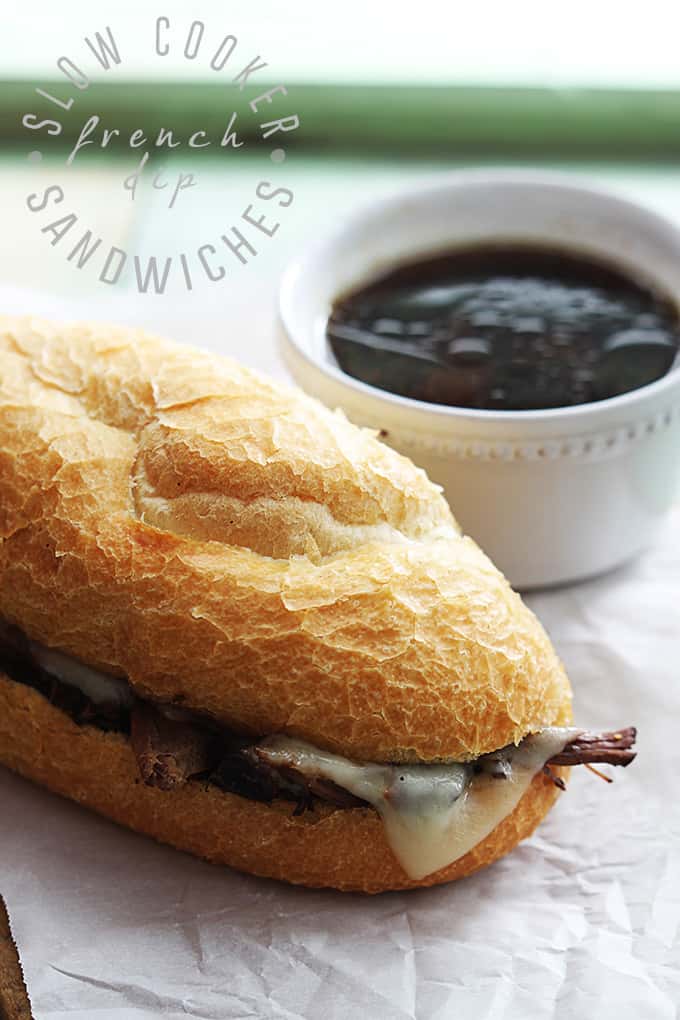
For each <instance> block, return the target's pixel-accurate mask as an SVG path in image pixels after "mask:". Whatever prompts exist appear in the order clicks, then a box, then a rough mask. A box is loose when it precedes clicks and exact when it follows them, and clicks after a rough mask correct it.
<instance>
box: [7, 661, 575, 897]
mask: <svg viewBox="0 0 680 1020" xmlns="http://www.w3.org/2000/svg"><path fill="white" fill-rule="evenodd" d="M0 762H3V763H4V764H6V765H8V766H9V767H10V768H12V769H14V770H15V771H17V772H19V773H21V774H22V775H24V776H26V777H28V778H29V779H33V780H35V781H36V782H38V783H40V784H41V785H43V786H46V787H48V788H49V789H51V790H53V791H54V792H56V793H60V794H63V795H65V796H67V797H70V798H71V799H72V800H75V801H78V802H79V803H81V804H84V805H86V806H87V807H90V808H93V809H94V810H95V811H98V812H99V813H100V814H103V815H106V816H107V817H109V818H111V819H113V820H114V821H116V822H119V823H121V824H122V825H126V826H128V827H129V828H131V829H135V830H136V831H138V832H143V833H146V834H147V835H149V836H153V837H154V838H155V839H158V840H160V841H161V842H163V843H170V844H171V845H172V846H175V847H178V848H179V849H181V850H187V851H189V852H190V853H192V854H196V855H197V856H198V857H204V858H205V859H206V860H210V861H213V862H215V863H219V864H228V865H230V866H231V867H233V868H238V869H239V870H240V871H247V872H250V873H251V874H255V875H262V876H264V877H268V878H278V879H283V880H285V881H287V882H293V883H296V884H300V885H307V886H318V887H322V886H330V887H332V888H336V889H343V890H359V891H363V892H370V893H375V892H382V891H385V890H387V889H410V888H417V887H421V886H430V885H437V884H439V883H441V882H450V881H452V880H453V879H456V878H462V877H463V876H465V875H469V874H471V873H472V872H473V871H477V870H478V869H479V868H482V867H485V866H486V865H488V864H491V863H492V862H493V861H495V860H497V859H498V858H499V857H502V856H503V855H504V854H506V853H508V851H509V850H511V849H512V848H513V847H514V846H515V845H516V844H517V843H518V842H519V841H520V840H522V839H525V838H526V837H527V836H528V835H530V834H531V832H533V830H534V829H535V827H536V826H537V825H538V823H539V822H540V821H541V819H542V818H543V817H544V815H545V814H546V813H547V812H548V810H549V809H550V807H551V806H552V804H553V802H554V800H555V798H556V795H557V789H556V787H555V785H554V784H553V783H552V782H550V781H549V780H548V779H546V777H545V776H543V775H542V774H540V773H539V774H538V775H537V776H536V777H535V779H534V780H533V782H532V784H531V786H530V787H529V789H528V790H527V792H526V793H525V795H524V796H523V797H522V799H521V801H520V802H519V804H518V805H517V807H516V808H515V809H514V811H513V812H512V813H511V814H510V815H508V816H507V817H506V818H504V819H503V821H502V822H501V823H500V825H498V826H497V828H496V829H495V830H494V831H493V832H492V833H491V834H490V835H489V836H488V837H487V838H486V839H484V840H483V841H482V842H481V843H480V844H478V846H476V847H475V848H474V849H473V850H472V851H470V853H468V854H466V855H465V856H464V857H461V858H460V859H459V860H457V861H455V862H454V863H453V864H451V865H450V866H449V867H447V868H443V869H442V870H441V871H437V872H435V873H434V874H432V875H428V876H427V877H426V878H424V879H422V880H420V881H416V880H414V879H410V878H409V877H408V876H407V875H406V874H405V872H404V871H403V870H402V868H401V866H400V865H399V863H398V862H397V860H396V859H395V857H394V855H393V854H392V851H391V850H390V848H389V846H388V845H387V842H386V840H385V835H384V828H383V824H382V822H381V821H380V818H379V816H378V814H377V813H376V812H375V811H372V810H371V809H369V808H365V809H364V808H352V809H338V808H333V807H331V806H323V807H320V808H319V809H317V810H315V811H313V812H309V813H305V814H304V815H301V816H300V817H298V818H295V817H293V813H292V812H293V807H292V806H291V805H290V804H288V803H287V802H284V801H276V802H274V804H273V805H267V804H261V803H258V802H256V801H250V800H245V799H243V798H242V797H237V796H235V795H233V794H229V793H222V792H221V791H220V790H217V789H216V788H215V787H211V786H204V785H203V784H202V783H199V782H189V783H186V784H185V785H184V786H182V787H179V788H177V789H175V790H172V791H169V792H163V791H161V790H158V789H154V788H151V787H148V786H144V785H143V784H142V783H141V780H140V779H139V774H138V772H137V767H136V763H135V760H134V756H133V754H132V751H131V748H130V745H129V743H128V741H127V740H126V739H125V738H124V737H122V736H120V735H119V734H106V733H102V732H101V731H99V730H97V729H94V728H93V727H88V726H85V727H79V726H77V725H76V724H75V723H74V722H72V721H71V719H70V718H69V717H68V716H66V715H65V714H64V713H63V712H60V711H59V710H58V709H55V708H53V707H52V705H50V704H49V702H48V701H47V700H46V699H45V698H43V697H42V695H40V694H38V693H37V692H36V691H34V690H32V689H31V688H28V687H25V686H22V685H21V684H15V683H13V682H12V681H11V680H9V679H8V678H7V677H4V676H3V675H2V674H0ZM553 771H554V772H556V773H557V774H559V775H561V776H562V777H563V778H566V776H567V773H568V772H569V770H568V769H566V768H559V767H557V768H555V769H554V770H553Z"/></svg>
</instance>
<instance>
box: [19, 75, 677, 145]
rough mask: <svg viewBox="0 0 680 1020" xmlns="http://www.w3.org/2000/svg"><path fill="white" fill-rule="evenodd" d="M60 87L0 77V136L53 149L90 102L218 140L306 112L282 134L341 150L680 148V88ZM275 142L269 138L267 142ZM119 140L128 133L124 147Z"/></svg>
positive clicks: (138, 120)
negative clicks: (40, 122)
mask: <svg viewBox="0 0 680 1020" xmlns="http://www.w3.org/2000/svg"><path fill="white" fill-rule="evenodd" d="M41 87H42V88H44V89H45V91H47V92H52V93H53V94H54V95H56V96H59V97H61V98H67V97H69V96H71V95H73V96H75V99H76V102H75V103H74V105H73V108H72V109H71V111H70V112H68V113H67V112H65V111H63V110H59V109H58V108H56V107H53V106H52V104H50V103H48V102H47V101H46V100H44V99H42V98H41V97H40V96H37V95H36V94H35V91H34V89H35V85H34V83H29V82H16V81H11V82H5V83H2V85H1V87H0V138H2V140H3V141H4V142H5V143H13V144H21V145H25V146H26V147H27V148H35V147H37V146H38V145H40V147H41V148H42V149H43V150H44V149H46V147H47V145H49V146H50V147H51V148H57V147H62V148H63V147H65V146H66V145H68V146H71V145H72V144H73V142H74V140H75V138H76V137H77V135H78V133H79V131H80V128H81V126H82V124H83V123H84V122H85V120H86V119H87V118H88V117H90V116H91V115H93V114H97V115H98V116H99V117H100V118H101V123H102V126H103V127H109V128H113V127H116V128H118V129H119V130H120V131H121V133H122V135H123V136H124V135H126V134H127V135H129V134H130V132H131V131H133V130H134V129H135V128H143V129H144V131H145V133H146V134H147V136H149V137H153V136H155V134H156V133H157V131H158V129H159V128H161V127H164V128H168V129H169V128H172V129H173V131H174V132H175V134H176V135H177V136H179V137H184V139H185V140H186V139H187V138H188V137H189V135H190V134H191V133H192V132H194V131H197V130H199V129H200V130H204V131H206V132H207V133H208V136H209V137H211V138H213V139H214V140H215V141H219V139H220V138H221V136H222V133H223V131H224V128H225V126H226V123H227V121H228V119H229V116H230V114H231V112H232V110H236V111H237V112H238V114H239V119H238V126H239V130H240V131H241V134H242V137H244V138H245V139H247V140H253V139H255V138H257V137H258V134H259V128H258V123H259V122H260V121H262V120H268V119H271V118H273V117H277V116H284V115H286V114H288V113H297V114H298V115H299V117H300V120H301V126H300V129H299V131H297V132H290V133H289V134H287V135H285V136H284V135H279V136H278V138H277V140H276V142H275V143H274V144H277V143H278V144H284V140H285V144H286V147H288V146H289V145H295V146H304V147H305V148H311V149H317V150H318V149H324V150H333V151H346V152H347V151H350V152H351V151H357V150H359V151H361V152H369V151H375V150H378V149H379V150H381V151H383V152H384V151H385V150H394V151H397V152H399V151H401V152H408V154H409V155H411V156H414V155H416V156H417V155H419V154H423V155H431V154H433V153H450V154H462V153H481V154H510V155H513V156H521V155H524V154H534V155H551V156H552V155H561V156H569V155H571V156H576V157H592V156H598V157H603V156H604V157H607V156H609V157H613V158H615V157H619V156H625V157H628V158H631V157H638V158H649V157H654V158H657V159H659V158H666V159H674V158H676V157H678V156H680V92H676V91H670V90H669V91H636V90H611V89H562V90H560V89H544V88H498V87H476V86H475V87H466V86H430V85H427V86H417V85H416V86H414V85H393V86H392V85H332V84H324V85H314V84H292V85H290V86H289V94H288V96H287V97H277V98H276V99H275V101H274V103H273V104H272V105H271V106H269V107H266V106H265V105H263V107H262V109H261V114H258V115H257V116H254V115H253V114H251V113H250V112H249V111H248V107H247V100H248V99H250V98H253V97H254V96H256V95H257V94H258V93H259V92H261V91H264V90H265V89H266V88H267V87H268V86H266V85H262V84H260V85H258V87H257V88H255V86H254V84H251V85H250V86H249V87H248V89H247V90H245V91H244V92H243V93H239V92H238V91H237V90H236V89H235V88H234V86H230V85H219V84H214V83H196V84H186V83H177V82H167V83H164V84H161V83H149V82H110V81H102V82H95V83H93V84H92V85H91V86H90V88H88V89H87V90H84V91H82V92H78V91H77V90H75V89H73V88H71V87H70V86H68V85H67V84H66V83H65V82H63V81H62V82H53V83H48V84H42V83H41ZM29 112H33V113H35V114H36V115H37V116H38V117H39V119H42V118H43V117H54V118H55V119H57V120H60V121H62V123H63V126H64V130H63V132H62V134H61V135H60V136H59V137H58V138H47V136H46V135H45V133H44V131H40V132H39V131H30V130H27V129H26V128H24V127H23V126H22V124H21V118H22V115H23V114H25V113H29ZM266 144H267V145H268V147H272V140H271V139H270V140H269V141H268V142H267V143H266ZM121 147H122V143H121V144H120V145H119V151H120V148H121Z"/></svg>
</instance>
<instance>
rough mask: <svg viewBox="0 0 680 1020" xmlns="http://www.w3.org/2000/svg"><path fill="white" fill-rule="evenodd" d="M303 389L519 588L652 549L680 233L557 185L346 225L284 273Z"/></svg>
mask: <svg viewBox="0 0 680 1020" xmlns="http://www.w3.org/2000/svg"><path fill="white" fill-rule="evenodd" d="M279 314H280V323H281V327H282V330H281V332H282V339H283V351H284V357H285V359H286V362H287V364H288V366H289V368H290V370H291V372H292V374H293V376H294V378H295V379H296V381H297V382H298V383H299V384H300V385H301V386H302V387H303V388H304V389H306V390H307V391H308V392H309V393H311V394H312V395H314V396H316V397H318V398H320V399H321V400H322V401H323V402H324V403H326V404H327V405H328V406H330V407H340V408H342V409H343V410H344V412H345V413H346V414H347V416H348V417H349V418H350V419H351V420H352V421H354V422H356V423H357V424H359V425H363V426H367V427H370V428H373V429H376V430H377V431H378V432H379V433H380V435H381V437H382V438H383V440H384V441H385V442H386V443H388V444H390V445H391V446H393V447H394V448H395V449H397V450H399V451H400V452H401V453H404V454H406V455H407V456H409V457H410V458H411V459H412V460H414V461H415V462H416V463H417V464H419V465H420V466H421V467H423V468H425V470H426V471H427V473H428V474H429V476H430V477H431V478H432V479H433V480H434V481H435V482H438V483H439V484H440V485H441V486H443V488H444V491H445V494H446V496H447V498H448V500H449V502H450V504H451V507H452V509H453V512H454V514H455V516H456V518H457V519H458V521H459V523H460V524H461V526H462V528H463V530H464V531H465V532H466V533H467V534H469V535H471V536H472V537H473V538H474V539H475V540H476V541H478V542H479V544H480V545H481V546H482V548H483V549H484V550H485V551H486V552H487V553H488V554H489V555H490V556H491V558H492V559H493V560H494V561H495V562H496V564H497V565H498V566H499V567H500V569H501V570H503V572H504V573H505V574H506V576H507V577H508V578H509V580H510V581H511V583H512V584H513V585H514V586H515V587H518V588H521V589H530V588H536V587H541V586H544V585H552V584H559V583H565V582H568V581H575V580H579V579H582V578H585V577H589V576H593V575H596V574H599V573H602V572H604V571H606V570H609V569H611V568H613V567H615V566H618V565H619V564H621V563H624V562H625V561H626V560H628V559H630V558H632V557H633V556H635V555H636V554H637V553H638V552H640V551H641V550H642V549H643V548H644V547H645V546H647V545H648V544H649V543H650V542H651V541H652V540H653V538H654V534H655V532H656V530H657V529H658V527H659V525H660V524H661V522H662V521H663V518H664V515H665V514H666V513H667V511H668V510H669V509H670V507H671V506H672V504H673V501H674V499H675V495H676V491H677V485H678V480H679V478H680V353H679V351H680V232H679V231H678V230H677V229H676V228H675V227H674V226H673V224H671V223H670V222H668V221H666V220H664V219H663V218H662V217H660V216H658V215H657V214H655V213H653V212H651V211H649V210H647V209H645V208H643V207H642V206H639V205H637V204H635V203H633V202H630V201H628V200H626V199H623V198H620V197H618V196H616V195H614V194H610V193H609V192H606V191H603V190H598V189H597V188H595V187H590V186H582V185H581V184H576V183H574V181H573V179H572V178H570V177H565V176H564V175H557V174H545V173H542V174H535V173H525V172H518V171H512V172H503V171H493V172H462V173H455V174H447V175H441V176H439V177H438V178H436V179H434V180H433V179H430V180H428V181H425V182H421V183H420V185H419V186H417V187H414V188H413V189H412V190H410V191H408V192H405V193H400V194H396V195H392V196H390V197H387V198H385V199H383V200H381V201H379V202H376V203H374V204H373V205H372V206H370V207H368V208H364V209H362V210H359V211H357V213H356V214H355V215H353V216H352V217H351V218H349V219H348V220H347V221H345V223H344V224H343V226H342V228H341V229H339V230H337V231H336V232H335V233H333V234H331V235H329V236H328V237H325V238H322V239H320V240H318V241H316V242H315V243H314V244H313V245H311V246H310V247H309V248H308V250H306V251H304V252H303V253H302V254H301V255H300V256H299V257H297V258H296V259H295V260H294V261H293V262H292V263H291V264H290V265H289V266H288V268H287V270H286V272H285V274H284V277H283V280H282V283H281V289H280V303H279Z"/></svg>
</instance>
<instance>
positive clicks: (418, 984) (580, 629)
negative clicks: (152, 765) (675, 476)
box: [0, 511, 680, 1020]
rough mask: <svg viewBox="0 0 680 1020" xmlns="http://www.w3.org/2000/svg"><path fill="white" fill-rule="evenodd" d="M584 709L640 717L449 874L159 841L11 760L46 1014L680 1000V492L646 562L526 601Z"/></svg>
mask: <svg viewBox="0 0 680 1020" xmlns="http://www.w3.org/2000/svg"><path fill="white" fill-rule="evenodd" d="M529 601H530V602H531V604H532V606H533V608H534V609H535V611H536V612H537V613H538V615H539V616H540V618H541V619H542V621H543V622H544V624H545V625H546V626H547V628H548V630H549V632H550V633H551V635H552V637H553V640H554V642H555V644H556V646H557V648H558V650H559V652H560V654H561V655H562V657H563V659H564V661H565V663H566V666H567V668H568V670H569V673H570V676H571V679H572V684H573V687H574V693H575V706H574V708H575V717H576V719H577V721H578V723H579V724H581V723H582V724H583V725H585V726H588V727H590V728H607V729H611V728H612V727H617V726H623V725H627V724H630V723H634V724H636V725H637V726H638V727H639V741H638V750H639V757H638V759H637V761H636V762H635V763H634V764H633V765H632V766H631V767H630V768H629V769H627V770H625V771H624V770H611V774H613V775H614V776H615V780H616V781H615V783H614V784H613V785H611V786H607V785H606V784H605V783H603V782H602V781H600V780H599V779H598V778H597V777H596V776H593V775H592V774H590V773H589V772H588V771H586V770H585V769H582V768H578V769H575V770H574V776H573V779H572V782H571V784H570V786H569V789H568V792H567V793H566V794H564V795H563V796H562V797H561V798H560V801H559V803H558V805H557V807H556V808H555V809H554V810H553V812H552V813H551V815H550V816H549V817H548V819H547V820H546V821H545V822H544V823H543V824H542V825H541V826H540V828H539V830H538V831H537V833H536V834H535V835H534V837H533V838H531V839H530V840H528V841H527V842H525V843H524V844H522V845H521V846H520V847H519V848H518V849H517V850H516V851H514V852H513V853H512V854H511V855H509V856H508V857H507V858H506V859H504V860H503V861H501V862H499V863H498V864H496V865H495V866H493V867H492V868H490V869H488V870H487V871H485V872H482V873H480V874H478V875H475V876H473V877H471V878H469V879H465V880H463V881H461V882H458V883H456V884H454V885H451V886H443V887H439V888H436V889H432V890H426V891H420V892H415V893H409V894H387V895H383V896H378V897H373V898H367V897H360V896H349V895H341V894H335V893H324V892H310V891H307V890H302V889H293V888H288V887H286V886H283V885H278V884H276V883H273V882H269V881H264V880H258V879H254V878H250V877H245V876H241V875H238V874H236V873H234V872H231V871H229V870H227V869H221V868H216V867H211V866H210V865H207V864H203V863H201V862H200V861H197V860H194V859H192V858H190V857H188V856H186V855H184V854H181V853H178V852H177V851H174V850H171V849H168V848H165V847H162V846H158V845H156V844H154V843H153V842H152V841H150V840H148V839H145V838H143V837H140V836H136V835H134V834H132V833H129V832H127V831H125V830H122V829H119V828H117V827H116V826H114V825H113V824H110V823H108V822H107V821H105V820H102V819H100V818H98V817H96V816H95V815H92V814H90V813H88V812H86V811H85V810H83V809H80V808H78V807H76V806H75V805H72V804H70V803H69V802H67V801H63V800H60V799H59V798H57V797H54V796H52V795H50V794H48V793H46V792H45V791H43V790H40V789H37V788H34V787H33V786H31V785H30V784H29V783H27V782H25V781H24V780H22V779H19V778H18V777H16V776H14V775H12V774H11V773H9V772H6V771H4V770H2V769H0V892H1V893H2V895H3V896H4V897H5V900H6V902H7V905H8V909H9V913H10V918H11V922H12V927H13V932H14V935H15V939H16V942H17V945H18V948H19V951H20V955H21V959H22V963H23V967H24V971H25V975H26V981H27V985H28V988H29V993H30V996H31V1000H32V1005H33V1011H34V1015H35V1018H36V1020H66V1018H68V1020H73V1018H76V1017H87V1018H92V1020H124V1018H130V1020H133V1018H134V1020H151V1018H155V1017H167V1018H173V1020H174V1018H185V1017H187V1016H193V1017H205V1018H219V1020H223V1018H232V1017H233V1018H243V1017H274V1018H286V1020H292V1018H303V1017H304V1018H312V1017H313V1018H316V1017H319V1018H323V1020H340V1018H352V1020H357V1018H363V1017H369V1018H371V1020H406V1018H428V1020H429V1018H432V1020H435V1018H436V1020H452V1018H455V1020H527V1018H529V1020H533V1018H537V1020H538V1018H541V1020H542V1018H559V1020H591V1018H598V1020H599V1018H605V1017H607V1018H608V1017H612V1018H616V1020H674V1018H676V1017H677V1016H678V1010H679V1004H680V934H679V929H680V807H679V806H678V804H679V798H678V790H679V789H680V511H679V512H676V513H675V514H674V515H672V517H671V518H670V520H669V522H668V524H667V526H666V527H665V528H664V530H663V532H662V534H660V535H659V537H658V540H657V542H656V544H655V545H654V546H653V548H652V549H650V551H649V552H648V553H647V554H645V555H644V556H643V557H642V558H640V559H639V560H638V561H637V562H636V563H634V564H632V565H631V566H629V567H626V568H624V569H622V570H619V571H617V572H615V573H613V574H611V575H609V576H608V577H605V578H601V579H598V580H596V581H592V582H589V583H585V584H581V585H577V586H573V587H570V588H564V589H561V590H555V591H551V592H546V593H542V594H540V595H535V596H533V597H532V598H531V599H530V600H529Z"/></svg>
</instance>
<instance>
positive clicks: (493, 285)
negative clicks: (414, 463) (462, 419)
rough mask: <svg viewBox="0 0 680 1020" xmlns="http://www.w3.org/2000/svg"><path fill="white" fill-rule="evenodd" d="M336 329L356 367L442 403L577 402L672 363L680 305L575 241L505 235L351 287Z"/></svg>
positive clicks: (644, 380) (376, 381) (337, 344)
mask: <svg viewBox="0 0 680 1020" xmlns="http://www.w3.org/2000/svg"><path fill="white" fill-rule="evenodd" d="M327 336H328V341H329V344H330V347H331V350H332V352H333V354H334V356H335V359H336V361H337V363H338V365H339V366H340V368H341V369H342V371H343V372H345V373H346V374H347V375H350V376H353V377H354V378H356V379H359V380H361V381H362V382H365V383H368V384H370V385H371V386H376V387H378V388H380V389H383V390H388V391H389V392H391V393H395V394H399V395H401V396H404V397H411V398H413V399H416V400H423V401H427V402H429V403H433V404H447V405H449V406H453V407H468V408H479V409H483V410H496V411H503V410H505V411H523V410H527V411H529V410H538V409H542V408H555V407H567V406H569V405H573V404H584V403H590V402H592V401H598V400H605V399H607V398H608V397H614V396H617V395H619V394H621V393H626V392H628V391H629V390H634V389H638V388H639V387H640V386H646V385H647V384H648V383H651V382H654V381H655V380H656V379H659V378H661V377H662V376H663V375H665V374H666V373H667V372H669V371H670V370H671V368H672V367H673V365H674V362H676V361H677V356H678V348H679V346H680V324H679V322H678V312H677V309H676V308H675V307H674V306H673V305H672V304H671V302H670V301H668V300H667V299H666V298H664V297H663V296H662V295H659V294H656V293H654V292H653V291H652V290H651V289H648V288H647V287H646V286H645V285H644V284H642V283H641V282H637V281H635V280H634V279H632V278H631V277H628V276H627V275H625V274H624V273H623V272H621V271H620V270H618V269H617V268H615V267H614V266H610V265H607V264H605V263H604V262H599V261H596V260H594V259H591V258H590V257H588V256H585V255H580V254H575V253H571V252H567V251H564V252H562V251H556V250H549V249H541V248H534V247H526V246H516V245H512V246H511V245H494V246H493V247H483V248H482V247H477V248H475V249H469V250H459V251H454V252H450V253H447V254H439V255H436V256H432V257H430V258H426V259H422V260H420V261H417V262H413V263H411V264H406V265H402V266H400V267H397V268H395V269H392V270H391V271H390V272H388V273H385V274H384V275H383V276H381V277H379V278H378V279H376V280H374V281H372V282H370V283H368V284H367V285H365V286H363V287H360V288H358V289H357V290H354V291H352V292H351V293H348V294H345V295H344V296H342V297H341V298H339V299H338V300H337V301H336V302H335V304H334V306H333V309H332V313H331V316H330V318H329V321H328V326H327Z"/></svg>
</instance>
